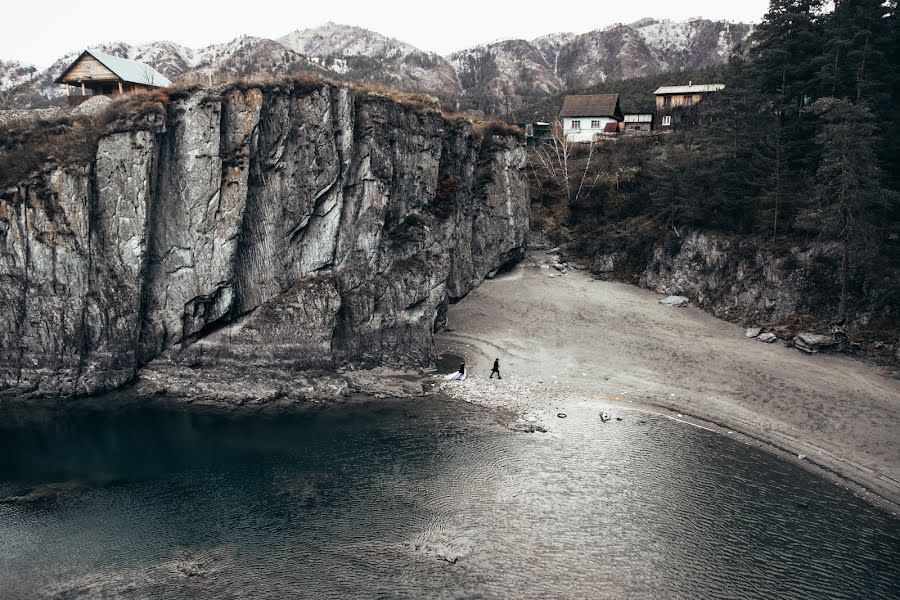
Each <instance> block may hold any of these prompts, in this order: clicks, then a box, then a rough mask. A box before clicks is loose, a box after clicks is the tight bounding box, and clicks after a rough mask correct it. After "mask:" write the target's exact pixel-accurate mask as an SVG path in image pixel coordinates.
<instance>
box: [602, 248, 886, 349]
mask: <svg viewBox="0 0 900 600" xmlns="http://www.w3.org/2000/svg"><path fill="white" fill-rule="evenodd" d="M840 261H841V249H840V247H839V246H838V245H837V244H833V243H832V244H829V243H824V242H820V241H813V242H810V243H800V242H795V243H784V244H781V245H779V246H774V245H772V244H771V243H767V242H766V241H761V240H759V239H757V238H754V237H750V236H735V235H725V234H722V233H716V232H709V231H707V232H703V231H685V232H682V235H681V236H680V237H678V238H674V237H672V236H670V237H668V238H664V239H663V240H662V241H654V242H650V243H646V244H644V245H643V247H627V246H626V247H623V248H622V249H621V250H618V251H614V252H603V253H600V254H596V255H594V256H593V257H592V260H591V262H590V269H591V271H592V272H593V273H595V274H596V275H598V276H600V277H603V278H609V277H612V278H617V279H625V280H627V281H629V282H633V283H637V284H638V285H640V286H642V287H645V288H648V289H651V290H653V291H656V292H659V293H662V294H668V295H677V296H684V297H686V298H688V299H690V301H691V302H694V303H695V304H696V305H697V306H699V307H700V308H703V309H704V310H707V311H708V312H710V313H712V314H714V315H715V316H716V317H718V318H720V319H725V320H728V321H732V322H736V323H740V324H742V325H744V326H746V327H748V328H749V330H750V333H758V332H768V333H770V334H772V335H770V336H766V337H764V338H762V339H763V341H770V342H771V341H775V340H776V339H781V340H782V341H784V342H785V343H787V344H791V345H794V346H796V347H798V348H801V349H804V351H809V349H805V348H802V346H803V343H802V339H800V340H798V337H799V336H803V335H815V336H817V337H822V338H824V339H826V340H827V342H826V343H825V344H824V346H826V347H828V348H830V349H832V350H835V349H839V350H842V351H844V352H848V353H851V354H857V355H860V356H867V357H871V358H874V359H877V360H879V361H882V362H885V363H890V362H895V363H896V362H897V361H898V360H900V341H898V339H897V335H898V331H897V323H898V317H900V302H898V299H897V289H896V285H894V282H896V280H897V279H896V278H897V273H896V271H895V270H892V268H891V266H890V265H889V264H884V263H882V262H879V261H874V260H873V261H869V262H868V263H866V264H860V265H856V266H855V267H854V268H852V269H851V273H850V281H849V288H850V296H851V303H850V311H849V314H848V321H847V322H846V323H837V322H836V319H835V315H837V314H838V302H839V296H840V282H839V281H838V273H839V269H840ZM798 341H799V342H800V343H798ZM813 350H815V349H813Z"/></svg>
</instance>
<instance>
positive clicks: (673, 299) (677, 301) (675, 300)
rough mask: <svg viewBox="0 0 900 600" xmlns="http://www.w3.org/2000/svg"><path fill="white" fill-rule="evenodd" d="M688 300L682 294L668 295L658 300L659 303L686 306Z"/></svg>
mask: <svg viewBox="0 0 900 600" xmlns="http://www.w3.org/2000/svg"><path fill="white" fill-rule="evenodd" d="M688 302H690V300H688V299H687V298H685V297H684V296H668V297H666V298H663V299H662V300H660V301H659V303H660V304H665V305H666V306H687V305H688Z"/></svg>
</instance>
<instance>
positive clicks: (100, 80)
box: [56, 50, 172, 106]
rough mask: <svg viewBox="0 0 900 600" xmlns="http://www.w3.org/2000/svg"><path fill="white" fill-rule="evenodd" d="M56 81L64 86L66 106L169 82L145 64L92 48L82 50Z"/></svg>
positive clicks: (164, 84) (169, 84) (150, 88)
mask: <svg viewBox="0 0 900 600" xmlns="http://www.w3.org/2000/svg"><path fill="white" fill-rule="evenodd" d="M56 83H59V84H62V85H65V86H66V88H67V90H68V92H69V94H68V96H69V106H77V105H78V104H81V103H82V102H84V101H85V100H88V99H89V98H91V97H92V96H100V95H102V96H117V95H119V94H127V93H129V92H136V91H140V90H152V89H154V88H161V87H170V86H171V85H172V82H171V81H169V80H168V79H166V78H165V77H164V76H163V75H162V74H161V73H160V72H159V71H157V70H156V69H154V68H153V67H151V66H150V65H148V64H144V63H142V62H138V61H136V60H129V59H127V58H120V57H118V56H111V55H109V54H104V53H103V52H97V51H96V50H85V51H84V52H82V53H81V54H80V55H79V56H78V58H76V59H75V61H74V62H72V64H71V65H69V66H68V67H67V68H66V69H65V70H63V72H62V74H61V75H60V76H59V77H57V78H56ZM73 91H74V92H75V93H73Z"/></svg>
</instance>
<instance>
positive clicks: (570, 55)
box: [450, 19, 753, 106]
mask: <svg viewBox="0 0 900 600" xmlns="http://www.w3.org/2000/svg"><path fill="white" fill-rule="evenodd" d="M752 29H753V28H752V26H751V25H746V24H733V23H728V22H724V21H709V20H706V19H695V20H692V21H687V22H683V23H673V22H669V21H655V20H653V19H643V20H641V21H638V22H636V23H632V24H630V25H615V26H613V27H609V28H606V29H599V30H596V31H590V32H588V33H583V34H580V35H575V34H570V33H562V34H553V35H548V36H543V37H540V38H537V39H534V40H531V41H530V42H526V41H523V40H516V41H514V42H498V43H495V44H490V45H487V46H479V47H476V48H470V49H467V50H462V51H460V52H456V53H454V54H453V55H452V56H451V57H450V58H451V60H452V62H453V65H454V66H455V67H456V69H457V71H458V72H459V79H460V81H461V82H462V83H463V87H464V91H465V92H466V93H468V94H470V95H481V94H489V95H491V94H494V95H496V94H497V93H498V90H499V91H500V93H501V95H502V96H503V98H502V101H503V102H509V101H512V102H513V104H515V105H519V106H520V105H521V104H523V103H527V102H528V100H529V96H528V92H529V91H530V90H540V91H541V92H549V93H553V92H555V91H561V90H567V89H570V90H572V89H579V88H584V87H588V86H591V85H594V84H597V83H601V82H604V81H609V80H617V79H626V78H631V77H640V76H643V75H653V74H657V73H661V72H664V71H680V70H684V69H696V68H700V67H705V66H709V65H713V64H717V63H722V62H725V61H726V60H727V59H728V56H729V54H730V53H731V52H732V50H734V48H735V47H737V46H738V45H740V44H742V43H744V42H745V41H746V39H747V37H748V36H749V34H750V33H751V31H752Z"/></svg>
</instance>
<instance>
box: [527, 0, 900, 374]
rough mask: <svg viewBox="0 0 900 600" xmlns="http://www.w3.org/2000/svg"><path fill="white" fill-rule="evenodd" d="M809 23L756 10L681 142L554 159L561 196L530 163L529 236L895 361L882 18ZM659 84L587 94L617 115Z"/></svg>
mask: <svg viewBox="0 0 900 600" xmlns="http://www.w3.org/2000/svg"><path fill="white" fill-rule="evenodd" d="M822 9H823V3H822V2H820V1H818V0H810V1H805V2H795V1H787V0H775V1H773V2H771V6H770V9H769V12H768V13H767V14H766V17H765V19H764V21H763V23H762V24H761V25H760V26H759V27H758V28H757V30H756V31H755V33H754V34H753V37H752V40H751V45H750V47H749V49H748V50H747V51H746V52H736V53H734V54H733V55H732V57H731V60H730V61H729V64H728V65H727V66H725V67H723V68H722V70H721V72H720V73H718V77H717V79H719V78H720V79H721V81H723V82H724V83H726V84H727V86H728V87H727V88H726V90H725V91H724V92H721V93H719V94H717V95H716V96H715V97H709V98H707V99H706V100H704V103H703V104H702V109H703V110H702V112H701V113H700V115H699V124H698V125H697V126H696V127H693V128H687V129H682V130H680V131H678V132H676V133H673V134H668V135H666V134H659V135H654V136H649V137H633V138H629V137H621V138H618V139H615V140H609V141H603V142H599V143H597V144H595V147H594V148H589V147H580V148H572V149H571V151H570V159H569V165H568V169H567V173H568V178H569V179H570V182H569V185H566V181H565V180H564V177H561V176H560V175H559V172H553V170H552V169H551V170H548V169H547V168H546V164H545V163H546V160H542V159H541V149H538V150H536V151H533V152H532V155H531V160H530V167H531V168H530V173H531V176H532V192H533V197H532V200H533V203H534V215H535V224H536V226H537V228H538V229H542V230H543V232H544V234H545V235H546V236H548V237H550V238H552V241H553V242H555V243H563V242H571V243H570V244H568V245H567V248H568V249H569V252H570V253H571V254H572V255H574V256H577V257H579V258H581V259H582V260H585V261H587V263H588V264H589V265H590V266H591V268H592V269H593V270H594V272H595V273H597V274H598V275H602V276H615V277H619V278H623V279H626V280H630V281H634V282H639V283H641V284H643V285H646V286H647V287H651V288H654V289H657V290H659V291H666V292H671V293H685V294H687V295H689V296H691V297H692V299H693V300H695V301H696V302H698V303H699V304H701V305H702V306H704V307H706V308H708V309H709V310H711V311H712V312H714V313H716V314H718V315H720V316H723V317H725V318H729V319H732V320H735V321H739V322H745V323H746V324H748V325H756V326H761V327H763V328H766V327H768V328H771V329H772V330H773V331H776V332H778V333H779V334H780V335H784V336H790V335H793V334H795V333H797V332H800V331H811V330H812V331H817V332H820V333H825V334H833V333H836V332H838V333H840V334H841V335H842V336H847V337H849V342H846V341H845V343H843V344H842V346H843V347H845V349H848V350H857V351H866V352H871V353H874V354H877V355H881V356H884V357H890V356H894V357H895V356H896V355H895V353H896V351H897V346H896V344H897V335H898V323H900V289H898V286H897V282H898V281H900V202H898V197H900V196H898V189H900V177H898V175H900V151H898V150H900V148H898V147H897V144H898V142H897V140H898V139H900V124H898V119H897V116H898V115H897V111H898V109H897V101H898V98H897V90H898V89H900V74H898V71H897V65H900V55H898V46H897V43H896V40H897V39H898V38H897V29H896V28H897V25H896V3H891V4H884V5H883V4H882V3H881V2H880V1H878V0H845V1H844V2H840V3H839V4H838V6H837V8H836V9H835V11H834V12H831V13H823V12H822ZM664 79H666V77H664V76H662V77H649V78H643V79H636V80H631V81H628V82H620V83H619V84H617V85H615V86H608V87H606V86H598V87H595V88H593V89H592V91H614V90H616V91H619V92H620V93H621V94H622V95H623V108H625V109H626V110H629V109H630V108H631V107H630V106H629V107H628V108H626V107H625V106H624V105H625V104H626V103H631V102H634V103H635V104H638V103H639V98H640V97H641V96H639V95H637V94H636V93H635V92H636V91H641V90H642V91H641V94H644V95H646V96H647V97H648V98H651V99H652V94H651V92H652V89H651V88H652V87H653V86H655V85H657V84H658V83H661V82H662V81H663V80H664ZM696 79H698V78H695V80H696ZM648 90H649V91H648ZM634 98H637V99H634ZM842 339H843V338H842Z"/></svg>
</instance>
